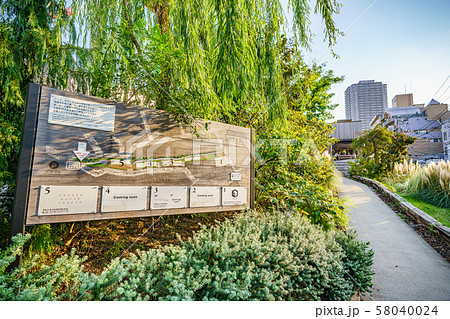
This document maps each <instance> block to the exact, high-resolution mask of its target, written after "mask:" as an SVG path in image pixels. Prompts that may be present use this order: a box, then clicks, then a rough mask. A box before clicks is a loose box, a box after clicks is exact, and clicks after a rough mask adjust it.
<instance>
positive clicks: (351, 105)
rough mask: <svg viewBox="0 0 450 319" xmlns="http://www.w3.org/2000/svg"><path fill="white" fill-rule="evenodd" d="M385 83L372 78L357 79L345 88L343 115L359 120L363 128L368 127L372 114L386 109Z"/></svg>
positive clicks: (374, 114) (380, 112) (381, 112)
mask: <svg viewBox="0 0 450 319" xmlns="http://www.w3.org/2000/svg"><path fill="white" fill-rule="evenodd" d="M387 107H388V104H387V85H386V84H383V83H381V82H375V81H374V80H368V81H359V82H358V83H356V84H352V85H350V86H349V87H348V88H347V90H345V117H346V118H347V119H348V120H353V121H361V126H362V129H363V130H367V129H369V128H370V121H371V120H372V119H373V118H374V116H376V115H379V114H383V112H384V111H385V110H386V109H387Z"/></svg>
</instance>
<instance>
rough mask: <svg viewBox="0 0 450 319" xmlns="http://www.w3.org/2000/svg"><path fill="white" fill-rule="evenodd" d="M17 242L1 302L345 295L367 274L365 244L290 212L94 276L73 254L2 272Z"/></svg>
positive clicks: (251, 218)
mask: <svg viewBox="0 0 450 319" xmlns="http://www.w3.org/2000/svg"><path fill="white" fill-rule="evenodd" d="M23 242H24V238H23V237H17V238H16V239H15V241H14V244H13V245H12V246H11V247H10V248H9V249H8V250H7V251H5V252H2V254H1V255H0V298H1V299H2V300H321V299H322V300H348V299H349V298H350V297H351V296H352V295H353V294H354V293H355V292H356V291H357V290H358V289H359V290H368V289H369V288H370V287H371V275H372V274H373V273H372V271H371V269H370V266H371V264H372V257H373V252H372V251H371V250H368V246H367V244H366V243H361V242H359V241H357V240H356V239H355V235H354V234H349V235H346V234H344V233H342V232H337V231H329V232H324V231H323V230H322V229H321V227H319V226H316V225H312V224H311V223H310V222H309V221H308V220H307V219H305V218H303V217H301V215H300V214H298V213H295V212H290V213H288V215H286V213H272V214H261V215H259V214H257V213H255V212H249V213H247V214H241V215H239V216H237V217H235V218H234V219H233V220H226V221H224V222H222V223H220V224H219V225H218V226H217V227H216V228H214V229H212V230H211V229H209V230H208V229H206V228H202V229H201V230H200V231H199V232H198V233H197V234H195V235H194V236H193V238H192V239H190V240H188V241H185V242H182V243H181V245H180V246H168V247H165V248H163V249H154V250H149V251H147V252H138V253H137V254H136V255H131V257H130V258H127V259H122V260H119V259H116V260H114V261H113V262H112V263H111V265H110V266H109V267H107V268H106V269H105V270H103V272H102V273H100V274H99V275H94V274H89V273H84V272H83V271H82V268H83V267H82V266H81V262H82V259H80V258H79V257H77V256H76V255H74V254H71V255H70V256H64V257H62V258H59V259H57V260H56V262H55V263H54V264H52V265H50V266H43V267H42V268H38V267H37V265H36V264H35V263H33V262H28V263H26V264H24V265H23V266H22V267H21V268H20V269H16V270H14V271H13V272H10V273H8V272H5V268H6V266H7V264H9V263H10V262H11V261H12V260H14V258H13V257H11V256H14V255H15V254H17V253H19V251H20V247H21V245H23Z"/></svg>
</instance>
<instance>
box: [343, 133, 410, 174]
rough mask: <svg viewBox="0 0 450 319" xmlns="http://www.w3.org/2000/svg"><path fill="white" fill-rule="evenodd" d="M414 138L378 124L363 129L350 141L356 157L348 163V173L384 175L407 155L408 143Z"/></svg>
mask: <svg viewBox="0 0 450 319" xmlns="http://www.w3.org/2000/svg"><path fill="white" fill-rule="evenodd" d="M415 140H416V138H415V137H411V136H408V135H405V134H403V133H401V132H399V133H397V132H392V131H389V130H388V129H387V128H385V127H382V126H380V125H377V126H376V127H374V128H373V129H371V130H366V131H364V133H363V134H362V135H361V136H360V137H358V138H357V139H355V140H353V142H352V148H353V149H355V150H356V151H357V153H358V158H357V160H356V161H355V162H354V163H352V164H351V165H350V168H349V172H350V174H351V175H359V176H364V177H368V178H375V179H380V178H382V177H386V176H387V175H388V174H389V173H391V172H392V170H393V169H394V165H395V163H400V162H402V161H403V160H405V159H406V158H407V157H408V151H407V148H408V145H410V144H412V143H414V141H415Z"/></svg>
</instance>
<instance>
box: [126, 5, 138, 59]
mask: <svg viewBox="0 0 450 319" xmlns="http://www.w3.org/2000/svg"><path fill="white" fill-rule="evenodd" d="M122 4H123V15H124V17H125V20H127V24H128V29H129V31H130V38H131V41H132V42H133V44H134V46H135V47H136V50H137V52H138V54H139V56H141V57H142V50H141V46H140V45H139V42H138V41H137V40H136V37H135V36H134V33H133V25H132V24H131V20H130V17H129V15H128V8H127V1H126V0H122Z"/></svg>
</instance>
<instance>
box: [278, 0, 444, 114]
mask: <svg viewBox="0 0 450 319" xmlns="http://www.w3.org/2000/svg"><path fill="white" fill-rule="evenodd" d="M283 2H284V3H283V7H284V10H285V13H286V15H287V18H288V20H291V18H292V15H291V14H289V13H288V12H287V11H286V10H287V0H285V1H283ZM313 2H314V3H315V1H313ZM338 2H340V3H342V7H341V9H340V14H338V15H336V16H335V23H336V25H337V27H338V28H339V30H341V31H343V32H344V31H346V32H345V35H344V36H343V37H341V38H340V39H339V40H338V42H337V43H336V45H335V46H334V52H335V53H336V54H337V55H339V57H340V58H339V59H335V58H333V56H332V54H331V53H330V51H329V50H328V47H327V43H326V42H323V38H324V35H323V28H324V27H323V23H322V21H321V18H320V17H318V16H314V15H313V16H311V23H312V25H311V29H312V31H313V33H315V34H316V36H315V38H314V41H313V43H312V45H311V51H309V52H307V51H306V50H304V52H303V57H304V59H305V61H306V62H309V63H311V62H312V61H317V62H318V63H319V64H323V63H325V64H326V68H327V69H330V70H333V71H334V73H335V75H338V76H344V77H345V79H344V81H343V82H342V83H340V84H336V85H334V86H333V87H332V88H331V92H332V93H334V94H335V96H334V97H333V99H332V103H335V104H339V106H338V107H337V108H336V109H335V110H333V111H332V114H333V115H334V117H335V119H336V120H337V119H344V118H345V99H344V92H345V89H346V88H347V87H348V86H350V85H351V84H354V83H357V82H359V81H361V80H375V81H376V82H379V81H381V82H383V83H385V84H387V91H388V107H392V99H393V97H394V96H395V95H396V94H404V93H405V90H406V93H413V98H414V103H415V104H419V103H425V104H428V102H429V101H430V100H431V98H434V99H436V100H438V101H439V102H445V103H449V104H450V78H449V79H448V80H447V82H446V83H445V84H444V85H443V87H442V88H441V89H440V90H439V91H438V89H439V88H440V87H441V85H442V84H443V83H444V81H445V80H446V79H447V77H448V76H449V75H450V19H449V17H450V1H449V0H440V1H439V0H426V1H421V0H338ZM368 8H370V9H368ZM367 9H368V10H367ZM366 10H367V11H366ZM364 11H366V12H365V13H364ZM363 13H364V14H363ZM362 14H363V15H362ZM361 15H362V16H361ZM349 27H350V28H349ZM288 32H289V31H288ZM446 90H447V91H446ZM436 91H438V92H436Z"/></svg>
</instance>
